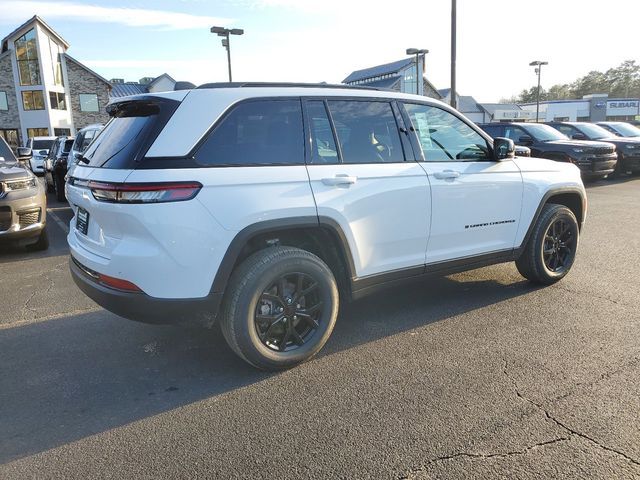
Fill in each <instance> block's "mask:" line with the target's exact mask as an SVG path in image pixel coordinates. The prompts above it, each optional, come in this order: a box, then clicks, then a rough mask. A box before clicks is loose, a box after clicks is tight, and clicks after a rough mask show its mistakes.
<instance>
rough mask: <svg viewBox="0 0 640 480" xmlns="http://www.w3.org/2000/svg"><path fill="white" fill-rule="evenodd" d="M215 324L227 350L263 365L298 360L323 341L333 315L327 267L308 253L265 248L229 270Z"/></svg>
mask: <svg viewBox="0 0 640 480" xmlns="http://www.w3.org/2000/svg"><path fill="white" fill-rule="evenodd" d="M226 291H227V294H226V295H225V299H224V301H223V305H222V311H221V315H220V326H221V328H222V333H223V335H224V337H225V339H226V341H227V343H228V344H229V346H230V347H231V349H232V350H233V351H234V352H235V353H236V354H237V355H238V356H240V357H241V358H242V359H243V360H245V361H246V362H248V363H250V364H251V365H253V366H254V367H257V368H259V369H262V370H282V369H286V368H290V367H293V366H295V365H297V364H299V363H302V362H304V361H306V360H308V359H310V358H311V357H313V356H314V355H315V354H316V353H318V352H319V351H320V349H321V348H322V347H323V346H324V344H325V343H326V342H327V340H328V339H329V336H330V335H331V332H332V331H333V327H334V325H335V322H336V318H337V315H338V303H339V297H338V289H337V285H336V280H335V278H334V276H333V273H332V272H331V270H330V269H329V267H328V266H327V265H326V264H325V263H324V262H323V261H322V260H321V259H320V258H318V257H317V256H315V255H313V254H312V253H310V252H307V251H305V250H301V249H299V248H293V247H270V248H267V249H265V250H260V251H258V252H256V253H254V254H253V255H251V256H250V257H249V258H247V259H246V260H245V261H244V262H242V264H240V266H239V267H237V269H236V270H235V271H234V272H233V274H232V275H231V279H230V281H229V284H228V285H227V289H226Z"/></svg>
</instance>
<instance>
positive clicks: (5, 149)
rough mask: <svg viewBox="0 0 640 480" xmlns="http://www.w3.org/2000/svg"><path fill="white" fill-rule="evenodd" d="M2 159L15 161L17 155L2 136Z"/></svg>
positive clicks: (0, 138)
mask: <svg viewBox="0 0 640 480" xmlns="http://www.w3.org/2000/svg"><path fill="white" fill-rule="evenodd" d="M2 159H4V161H6V162H13V161H15V159H16V157H15V156H14V155H13V152H12V151H11V149H10V148H9V145H7V142H5V141H4V139H3V138H2V137H0V161H2Z"/></svg>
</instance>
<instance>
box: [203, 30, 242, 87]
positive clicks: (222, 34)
mask: <svg viewBox="0 0 640 480" xmlns="http://www.w3.org/2000/svg"><path fill="white" fill-rule="evenodd" d="M211 33H216V34H217V35H218V36H219V37H224V38H223V39H222V46H223V47H224V48H226V49H227V65H228V66H229V81H230V82H231V81H232V80H231V44H230V43H229V35H242V34H243V33H244V30H242V29H241V28H224V27H211Z"/></svg>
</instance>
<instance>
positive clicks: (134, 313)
mask: <svg viewBox="0 0 640 480" xmlns="http://www.w3.org/2000/svg"><path fill="white" fill-rule="evenodd" d="M69 268H70V270H71V277H72V278H73V281H74V282H75V283H76V285H77V286H78V288H80V290H82V292H84V294H85V295H87V296H88V297H89V298H91V299H92V300H93V301H94V302H96V303H97V304H98V305H100V306H101V307H103V308H105V309H106V310H109V311H110V312H112V313H115V314H116V315H119V316H121V317H124V318H127V319H129V320H135V321H138V322H144V323H153V324H177V323H183V324H197V325H204V326H211V325H213V323H214V322H215V319H216V315H217V313H218V310H219V308H220V304H221V303H222V293H212V294H210V295H208V296H206V297H203V298H185V299H182V298H181V299H173V298H170V299H167V298H156V297H151V296H149V295H147V294H145V293H132V292H125V291H121V290H116V289H113V288H109V287H106V286H104V285H102V284H100V283H98V282H97V281H96V280H95V278H94V277H92V276H91V275H90V273H89V272H90V270H89V269H88V268H87V267H84V266H83V265H82V264H81V263H79V262H78V261H77V260H75V259H74V258H73V257H71V258H70V259H69Z"/></svg>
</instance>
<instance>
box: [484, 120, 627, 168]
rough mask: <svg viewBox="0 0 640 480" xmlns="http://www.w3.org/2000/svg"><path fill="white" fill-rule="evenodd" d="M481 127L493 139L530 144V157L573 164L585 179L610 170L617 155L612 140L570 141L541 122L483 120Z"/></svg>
mask: <svg viewBox="0 0 640 480" xmlns="http://www.w3.org/2000/svg"><path fill="white" fill-rule="evenodd" d="M480 128H482V129H483V130H484V131H485V132H487V133H488V134H489V135H491V136H492V137H494V138H495V137H506V138H510V139H511V140H513V142H514V143H515V144H516V145H523V146H526V147H529V148H530V149H531V156H532V157H537V158H548V159H550V160H556V161H559V162H570V163H573V164H575V165H577V166H578V168H580V170H581V172H582V178H584V179H585V180H593V179H596V178H603V177H605V176H607V175H609V174H611V173H613V171H614V169H615V166H616V162H617V158H618V156H617V155H616V148H615V145H612V144H611V143H605V142H585V141H578V140H571V139H569V138H568V137H567V136H565V135H563V134H562V133H560V132H559V131H558V130H556V129H554V128H552V127H550V126H548V125H543V124H540V123H485V124H480Z"/></svg>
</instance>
